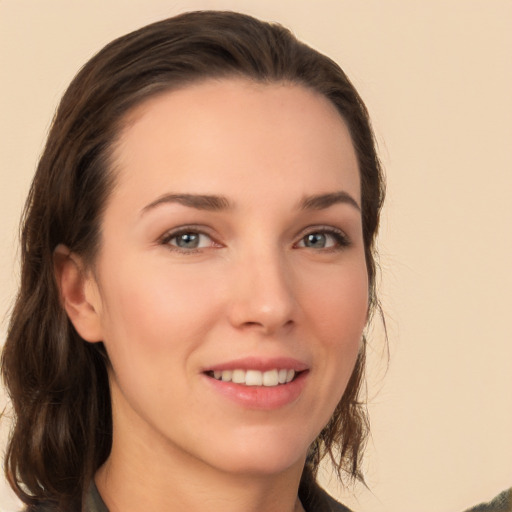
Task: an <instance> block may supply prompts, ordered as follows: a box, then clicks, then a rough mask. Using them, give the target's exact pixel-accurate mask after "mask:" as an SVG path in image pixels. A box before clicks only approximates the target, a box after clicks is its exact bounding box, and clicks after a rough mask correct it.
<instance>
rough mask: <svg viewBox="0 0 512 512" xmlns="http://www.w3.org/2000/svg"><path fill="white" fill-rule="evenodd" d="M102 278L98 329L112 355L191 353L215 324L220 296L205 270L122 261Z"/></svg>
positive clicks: (215, 283)
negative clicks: (120, 352)
mask: <svg viewBox="0 0 512 512" xmlns="http://www.w3.org/2000/svg"><path fill="white" fill-rule="evenodd" d="M105 275H108V278H107V279H106V281H105V287H104V288H105V290H104V304H105V309H104V312H103V313H104V314H103V324H104V328H105V329H104V331H105V344H106V346H107V349H110V350H111V351H114V350H116V351H123V352H126V353H127V354H128V355H129V353H131V354H132V356H133V353H134V351H135V352H139V355H140V356H141V357H144V356H145V355H148V356H149V355H151V354H154V353H157V352H158V353H162V352H165V350H166V349H169V348H172V349H173V351H172V352H173V353H176V352H175V351H176V350H178V351H179V350H180V347H183V349H184V350H187V351H192V350H193V349H194V348H195V346H196V344H197V343H199V341H200V340H201V339H202V338H203V336H204V335H206V333H208V331H209V330H210V329H211V326H212V323H213V322H214V321H215V319H216V318H218V312H217V311H216V308H218V304H219V303H220V300H219V296H220V295H221V294H222V292H221V290H220V289H219V283H218V280H217V281H216V280H214V279H213V275H214V273H213V272H208V271H207V270H206V269H202V268H201V269H192V268H185V266H183V267H180V268H177V269H176V268H174V269H173V268H172V267H171V266H170V265H168V264H166V262H165V261H163V262H160V261H156V263H154V264H153V265H150V266H148V265H147V264H146V265H144V264H142V263H139V262H133V263H132V264H130V262H129V261H125V262H123V263H122V264H120V265H119V266H118V267H116V268H112V269H110V272H108V273H107V272H105ZM128 347H129V349H128ZM130 359H131V360H133V359H134V358H133V357H131V358H130Z"/></svg>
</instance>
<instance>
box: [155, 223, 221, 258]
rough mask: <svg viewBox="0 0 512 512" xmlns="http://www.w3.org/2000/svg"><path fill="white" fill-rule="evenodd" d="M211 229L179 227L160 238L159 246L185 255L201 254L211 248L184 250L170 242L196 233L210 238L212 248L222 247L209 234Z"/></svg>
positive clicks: (188, 226) (193, 226)
mask: <svg viewBox="0 0 512 512" xmlns="http://www.w3.org/2000/svg"><path fill="white" fill-rule="evenodd" d="M209 231H210V230H209V229H208V228H206V227H205V226H198V225H194V224H187V225H185V226H178V227H176V228H172V229H169V230H168V231H166V232H165V233H164V234H163V235H162V236H161V237H159V238H158V241H157V242H158V244H159V245H165V246H167V247H168V248H169V249H170V250H172V251H176V252H180V253H183V254H193V253H196V252H199V251H201V250H204V249H208V248H209V247H210V246H209V247H198V248H195V249H183V248H181V247H178V246H177V245H171V244H170V243H169V242H170V241H171V240H172V239H173V238H176V237H178V236H180V235H183V234H186V233H196V234H198V235H203V236H206V237H208V238H209V239H210V240H211V247H222V244H221V243H219V242H218V241H217V240H216V239H215V237H214V236H213V235H212V234H211V233H209Z"/></svg>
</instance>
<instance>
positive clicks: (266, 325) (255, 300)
mask: <svg viewBox="0 0 512 512" xmlns="http://www.w3.org/2000/svg"><path fill="white" fill-rule="evenodd" d="M236 267H237V268H236V269H235V271H234V272H233V274H232V278H233V279H232V286H231V301H230V305H229V313H228V316H229V320H230V322H231V324H232V325H233V326H234V327H236V328H238V329H253V330H255V331H258V332H260V333H262V334H264V335H271V334H275V333H277V332H278V331H280V330H281V329H287V328H290V327H291V326H292V325H293V324H294V323H295V321H296V318H295V314H296V311H297V304H296V299H295V294H294V293H293V276H292V269H291V268H290V266H289V265H287V264H286V261H284V258H283V257H282V255H280V254H279V253H278V251H266V252H264V251H259V252H258V254H253V256H252V257H251V258H240V261H239V262H238V264H237V266H236Z"/></svg>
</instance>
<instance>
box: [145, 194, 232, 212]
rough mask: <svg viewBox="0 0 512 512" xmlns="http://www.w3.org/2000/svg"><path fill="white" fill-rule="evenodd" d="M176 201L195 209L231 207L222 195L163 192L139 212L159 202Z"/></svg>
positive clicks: (218, 209) (224, 208) (215, 209)
mask: <svg viewBox="0 0 512 512" xmlns="http://www.w3.org/2000/svg"><path fill="white" fill-rule="evenodd" d="M166 203H178V204H182V205H183V206H188V207H190V208H196V209H197V210H208V211H220V210H227V209H229V208H231V207H232V204H231V203H230V201H229V200H228V199H227V198H226V197H224V196H212V195H205V194H165V195H163V196H161V197H159V198H158V199H156V200H155V201H153V202H152V203H149V204H148V205H146V206H145V207H144V208H143V209H142V212H141V214H144V213H146V212H147V211H149V210H152V209H154V208H156V207H157V206H159V205H161V204H166Z"/></svg>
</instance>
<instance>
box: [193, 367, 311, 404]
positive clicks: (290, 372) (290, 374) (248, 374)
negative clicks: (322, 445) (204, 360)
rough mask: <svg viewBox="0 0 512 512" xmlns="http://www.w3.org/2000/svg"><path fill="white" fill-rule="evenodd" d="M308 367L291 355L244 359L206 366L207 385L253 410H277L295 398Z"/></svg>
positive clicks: (305, 376) (302, 386)
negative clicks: (289, 356)
mask: <svg viewBox="0 0 512 512" xmlns="http://www.w3.org/2000/svg"><path fill="white" fill-rule="evenodd" d="M308 370H309V368H308V366H307V365H306V364H305V363H303V362H301V361H297V360H295V359H292V358H277V359H276V358H274V359H259V358H245V359H239V360H236V361H229V362H226V363H221V364H218V365H215V366H213V367H210V368H207V369H205V370H204V371H203V374H204V375H205V376H206V377H207V381H208V382H209V383H210V386H211V387H212V388H213V389H214V390H216V391H217V392H219V393H220V394H221V395H223V396H225V397H227V398H229V399H231V400H232V401H234V402H235V403H237V404H239V405H242V406H244V407H247V408H252V409H276V408H279V407H282V406H285V405H286V404H289V403H291V402H293V401H295V400H296V399H297V398H298V397H299V396H300V394H301V393H302V389H303V388H304V385H305V382H306V378H307V375H308V374H309V371H308Z"/></svg>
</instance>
